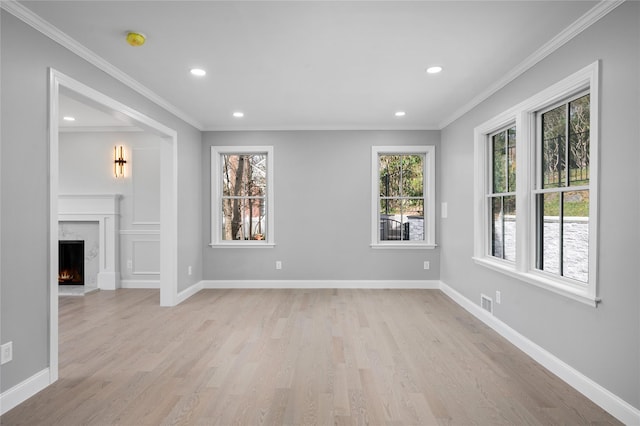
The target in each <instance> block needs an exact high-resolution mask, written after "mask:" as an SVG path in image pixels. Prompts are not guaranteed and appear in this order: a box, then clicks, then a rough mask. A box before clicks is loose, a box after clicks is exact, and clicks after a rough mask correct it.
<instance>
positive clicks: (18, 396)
mask: <svg viewBox="0 0 640 426" xmlns="http://www.w3.org/2000/svg"><path fill="white" fill-rule="evenodd" d="M50 380H51V377H50V372H49V368H45V369H44V370H42V371H40V372H39V373H36V374H34V375H33V376H31V377H29V378H28V379H27V380H25V381H23V382H21V383H18V384H17V385H15V386H14V387H12V388H11V389H8V390H7V391H5V392H2V394H0V416H1V415H3V414H4V413H6V412H7V411H9V410H11V409H12V408H14V407H16V406H17V405H19V404H21V403H23V402H24V401H26V400H27V399H29V398H31V397H32V396H33V395H35V394H37V393H38V392H40V391H41V390H42V389H44V388H46V387H47V386H49V384H50Z"/></svg>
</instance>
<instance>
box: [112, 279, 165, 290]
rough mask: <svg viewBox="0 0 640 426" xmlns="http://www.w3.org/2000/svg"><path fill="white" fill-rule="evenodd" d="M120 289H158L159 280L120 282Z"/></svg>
mask: <svg viewBox="0 0 640 426" xmlns="http://www.w3.org/2000/svg"><path fill="white" fill-rule="evenodd" d="M120 287H121V288H147V289H149V288H151V289H159V288H160V280H121V281H120Z"/></svg>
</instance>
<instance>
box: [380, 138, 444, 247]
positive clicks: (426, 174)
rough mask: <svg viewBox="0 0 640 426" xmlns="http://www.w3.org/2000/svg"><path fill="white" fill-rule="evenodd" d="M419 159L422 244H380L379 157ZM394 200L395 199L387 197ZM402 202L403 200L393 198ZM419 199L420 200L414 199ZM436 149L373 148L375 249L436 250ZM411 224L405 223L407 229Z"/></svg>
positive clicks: (419, 242)
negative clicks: (420, 161)
mask: <svg viewBox="0 0 640 426" xmlns="http://www.w3.org/2000/svg"><path fill="white" fill-rule="evenodd" d="M405 154H406V155H420V156H423V164H422V182H423V185H422V198H421V199H422V200H423V202H424V204H423V210H424V211H423V223H424V225H423V236H424V239H423V240H401V241H395V240H394V241H392V240H381V238H380V233H381V216H382V215H381V212H380V199H381V190H380V156H381V155H405ZM388 198H392V197H388ZM393 198H401V197H395V196H394V197H393ZM411 198H416V199H418V198H419V197H411ZM435 205H436V147H435V146H434V145H405V146H372V147H371V244H370V247H371V248H373V249H381V248H384V249H397V248H402V249H409V248H411V249H434V248H436V217H435V216H436V209H435ZM405 224H406V225H408V222H403V223H402V227H404V225H405Z"/></svg>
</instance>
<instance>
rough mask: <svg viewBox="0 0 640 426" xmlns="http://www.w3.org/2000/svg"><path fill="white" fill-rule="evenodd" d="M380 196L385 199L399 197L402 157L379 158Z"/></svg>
mask: <svg viewBox="0 0 640 426" xmlns="http://www.w3.org/2000/svg"><path fill="white" fill-rule="evenodd" d="M378 161H379V170H380V195H381V196H383V197H399V196H400V195H401V194H400V170H401V168H400V167H401V161H402V156H400V155H381V156H380V157H379V160H378Z"/></svg>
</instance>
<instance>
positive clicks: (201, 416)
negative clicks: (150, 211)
mask: <svg viewBox="0 0 640 426" xmlns="http://www.w3.org/2000/svg"><path fill="white" fill-rule="evenodd" d="M158 303H159V293H158V291H156V290H117V291H114V292H107V291H100V292H97V293H92V294H89V295H87V296H84V297H62V298H60V380H59V381H58V382H56V383H55V384H53V385H52V386H50V387H49V388H47V389H45V390H44V391H42V392H40V393H39V394H37V395H36V396H34V397H33V398H31V399H29V400H28V401H26V402H24V403H23V404H21V405H20V406H18V407H16V408H14V409H13V410H11V411H10V412H8V413H6V414H5V415H4V416H2V418H1V419H0V422H1V423H2V425H3V426H5V425H110V424H119V425H156V424H189V425H191V424H194V425H200V424H201V425H209V424H220V425H232V424H240V425H259V424H276V425H278V424H296V425H298V424H300V425H302V424H319V425H329V424H336V425H342V424H371V425H383V424H393V425H410V424H417V425H437V424H457V425H470V424H479V425H495V424H512V425H525V424H545V425H547V424H571V425H573V424H616V423H617V422H616V420H615V419H614V418H613V417H611V416H610V415H609V414H607V413H606V412H604V411H603V410H602V409H600V408H599V407H597V406H595V405H594V404H593V403H592V402H590V401H589V400H587V399H586V398H585V397H584V396H582V395H581V394H579V393H578V392H576V391H575V390H573V389H572V388H570V387H569V386H568V385H567V384H565V383H564V382H562V381H561V380H559V379H558V378H556V377H555V376H553V375H552V374H551V373H549V372H548V371H546V370H545V369H544V368H543V367H541V366H540V365H538V364H537V363H535V362H534V361H533V360H531V359H530V358H529V357H528V356H526V355H524V354H523V353H522V352H520V351H519V350H518V349H516V348H515V347H514V346H512V345H511V344H509V343H508V342H506V341H505V340H504V339H503V338H502V337H500V336H499V335H497V334H496V333H495V332H493V331H492V330H491V329H489V328H488V327H486V326H485V325H484V324H482V323H481V322H479V321H477V320H476V319H475V318H473V317H472V316H471V315H470V314H468V313H467V312H466V311H464V310H463V309H462V308H460V307H459V306H457V305H456V304H455V303H453V302H452V301H451V300H449V299H448V298H447V297H446V296H445V295H444V294H443V293H441V292H440V291H437V290H204V291H201V292H199V293H198V294H196V295H195V296H193V297H191V298H190V299H188V300H187V301H185V302H184V303H182V304H181V305H179V306H177V307H174V308H161V307H159V306H158Z"/></svg>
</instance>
